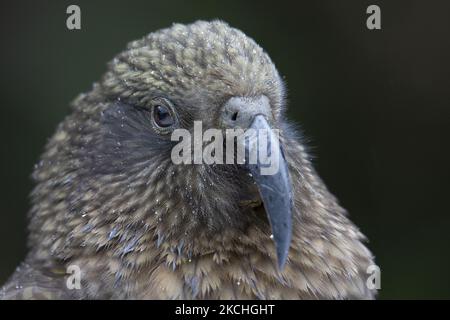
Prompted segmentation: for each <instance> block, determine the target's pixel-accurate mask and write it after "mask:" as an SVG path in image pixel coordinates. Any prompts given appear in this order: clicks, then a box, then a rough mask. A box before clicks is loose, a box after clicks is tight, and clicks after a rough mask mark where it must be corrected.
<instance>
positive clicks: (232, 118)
mask: <svg viewBox="0 0 450 320" xmlns="http://www.w3.org/2000/svg"><path fill="white" fill-rule="evenodd" d="M237 116H238V112H235V113H233V115H232V116H231V120H233V121H236V119H237Z"/></svg>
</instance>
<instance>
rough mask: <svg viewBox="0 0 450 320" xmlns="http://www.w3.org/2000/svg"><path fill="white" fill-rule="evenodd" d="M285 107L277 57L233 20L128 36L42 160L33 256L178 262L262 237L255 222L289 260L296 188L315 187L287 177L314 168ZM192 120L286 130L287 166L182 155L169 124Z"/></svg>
mask: <svg viewBox="0 0 450 320" xmlns="http://www.w3.org/2000/svg"><path fill="white" fill-rule="evenodd" d="M283 110H284V86H283V82H282V80H281V78H280V76H279V74H278V72H277V70H276V68H275V66H274V64H273V63H272V61H271V59H270V58H269V56H268V55H267V53H265V52H264V51H263V49H262V48H261V47H260V46H258V45H257V44H256V43H255V42H254V41H253V40H252V39H250V38H249V37H247V36H246V35H244V34H243V33H242V32H241V31H239V30H237V29H234V28H231V27H229V26H228V25H227V24H226V23H223V22H220V21H215V22H202V21H200V22H196V23H193V24H190V25H181V24H175V25H173V26H172V27H170V28H168V29H163V30H160V31H158V32H155V33H151V34H149V35H148V36H146V37H144V38H142V39H140V40H137V41H134V42H131V43H130V44H129V45H128V47H127V49H126V50H125V51H123V52H122V53H120V54H119V55H117V56H116V57H115V58H114V59H113V60H112V61H111V62H110V63H109V65H108V70H107V72H106V73H105V75H104V76H103V78H102V79H101V80H100V81H99V82H98V83H96V84H94V86H93V88H92V90H91V91H90V92H88V93H86V94H82V95H80V96H79V97H78V98H77V99H76V100H75V101H74V103H73V105H72V112H71V114H70V115H69V116H68V117H67V118H66V119H65V121H63V122H62V123H61V124H60V125H59V127H58V130H57V132H56V134H55V135H54V137H53V138H52V139H51V140H50V142H49V143H48V145H47V147H46V151H45V153H44V155H43V156H42V159H41V161H40V162H39V164H38V165H37V167H36V170H35V172H34V175H33V177H34V179H35V180H36V182H37V187H36V189H35V190H34V192H33V209H32V215H31V217H32V223H31V226H30V229H31V236H30V244H31V246H32V247H35V252H36V255H37V256H40V257H42V258H43V259H44V258H45V257H46V256H47V255H48V252H51V254H52V255H54V256H56V257H58V258H60V259H69V258H71V257H76V256H80V255H86V254H89V253H92V254H94V253H95V252H98V251H99V250H105V251H108V252H110V254H111V256H114V257H117V258H118V259H119V258H120V259H123V258H126V257H127V256H128V255H131V256H133V254H137V253H138V252H146V251H147V249H148V248H150V247H161V248H166V249H167V250H166V251H165V256H164V257H155V254H153V256H152V255H149V256H146V257H145V258H141V260H142V259H144V260H151V259H155V258H161V259H163V258H165V259H168V261H169V260H170V261H169V262H172V263H174V266H175V265H176V263H177V262H176V261H177V258H176V257H175V256H178V255H181V256H183V255H184V254H186V255H187V256H191V255H196V254H197V255H198V254H202V253H203V252H202V250H204V251H208V250H209V249H211V250H212V248H222V249H223V250H227V249H226V248H227V246H231V244H232V243H236V245H237V246H240V245H242V246H253V247H258V246H260V244H259V243H258V242H257V241H256V240H255V239H254V238H252V237H250V236H249V233H252V234H257V235H258V236H257V237H256V238H260V239H262V238H264V239H269V238H273V240H274V241H273V242H274V245H273V246H271V247H270V248H269V249H267V247H266V249H267V250H269V251H270V252H268V253H267V254H268V255H270V256H272V257H273V258H274V259H275V260H276V258H277V257H278V262H279V266H280V267H282V266H283V264H284V262H285V260H286V257H287V255H288V249H289V244H290V240H291V226H292V220H299V213H300V211H301V203H300V202H299V200H297V204H296V199H295V193H296V192H307V187H300V186H299V187H298V188H294V189H295V190H294V191H292V187H291V186H292V184H293V180H296V181H297V180H298V179H299V178H300V172H301V169H302V166H303V168H305V169H306V175H308V173H311V169H310V167H309V162H308V160H307V159H306V155H304V149H303V146H302V145H301V144H300V143H299V142H298V141H297V140H296V139H295V137H294V134H293V133H292V130H290V129H289V126H288V125H287V124H286V121H285V120H284V117H283ZM196 121H201V125H202V130H203V131H205V130H207V129H213V128H216V129H219V130H222V131H223V130H226V129H233V128H241V129H245V130H246V129H249V128H253V129H267V130H268V131H269V132H271V133H272V132H274V130H279V132H280V133H279V134H280V140H279V141H280V142H279V141H278V140H277V139H274V137H273V136H272V135H270V137H269V138H268V141H269V144H272V146H275V149H274V150H275V151H276V152H279V155H280V161H279V170H278V171H277V173H276V174H273V175H266V176H264V175H261V174H260V170H259V169H260V165H261V164H260V163H256V164H254V165H253V166H252V165H248V164H247V165H246V164H243V165H242V164H226V163H225V164H205V163H200V164H196V163H190V164H186V163H182V164H175V163H174V162H173V159H172V151H173V149H174V147H175V146H176V145H177V143H178V141H174V140H173V139H172V138H171V137H172V134H173V132H175V131H176V130H180V129H181V130H185V131H184V132H189V133H192V136H194V135H195V132H194V128H195V123H196ZM193 139H195V138H193ZM221 144H222V142H221ZM251 149H252V147H248V145H247V147H246V151H247V153H246V154H247V155H248V154H249V153H250V152H251V151H252V150H251ZM294 154H297V155H299V156H294ZM293 168H296V169H293ZM308 170H309V171H308ZM294 182H295V181H294ZM302 188H303V189H302ZM292 196H293V197H294V199H292ZM304 199H305V201H308V196H306V197H304ZM292 211H294V213H292ZM271 234H272V235H273V236H272V237H271ZM270 241H272V240H270ZM236 250H237V251H239V250H240V249H236ZM167 252H172V253H174V255H173V256H171V254H170V253H167ZM139 259H140V258H136V257H134V258H133V260H131V259H130V261H133V263H138V261H140V260H139Z"/></svg>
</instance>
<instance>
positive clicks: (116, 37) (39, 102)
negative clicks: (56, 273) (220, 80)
mask: <svg viewBox="0 0 450 320" xmlns="http://www.w3.org/2000/svg"><path fill="white" fill-rule="evenodd" d="M393 2H394V1H370V2H369V1H361V0H359V1H345V3H344V1H314V2H313V1H310V2H309V4H306V3H303V4H299V3H294V2H292V3H289V2H283V1H257V2H248V1H230V0H228V1H220V2H218V1H181V0H180V1H167V0H165V1H149V0H147V1H120V2H119V1H71V2H66V1H27V2H25V1H15V2H14V3H13V4H10V5H7V4H5V3H2V5H1V18H0V34H1V51H0V64H1V76H0V88H1V96H2V99H1V101H2V102H1V109H0V110H1V117H0V119H1V126H0V130H1V135H0V137H1V140H0V141H1V142H2V149H1V150H2V157H1V159H0V164H1V165H0V174H1V192H0V199H1V201H0V253H1V255H0V283H1V282H3V281H4V280H6V278H7V277H8V275H9V274H11V272H12V271H13V270H14V268H15V266H16V265H17V263H18V262H19V261H20V260H21V259H22V258H23V257H24V255H25V252H26V251H25V239H26V213H27V211H28V209H29V202H28V193H29V192H30V190H31V188H32V184H31V182H30V179H29V176H30V174H31V171H32V168H33V165H34V163H35V162H37V159H38V157H39V154H40V152H41V151H42V148H43V146H44V144H45V142H46V140H47V138H48V137H50V135H51V134H52V132H53V130H54V128H55V126H56V125H57V123H58V122H59V121H61V120H62V119H63V117H64V115H65V114H67V112H68V104H69V102H70V101H71V100H72V99H73V98H74V97H75V96H76V95H77V94H78V93H81V92H83V91H87V90H89V89H90V87H91V84H92V83H93V82H94V81H96V80H97V79H99V78H100V76H101V75H102V73H103V72H104V71H105V66H106V62H107V61H109V60H110V59H112V57H113V56H114V55H115V54H116V53H118V52H120V51H121V50H122V49H123V48H124V47H125V44H126V43H127V42H129V41H131V40H134V39H136V38H140V37H142V36H144V35H145V34H147V33H149V32H151V31H154V30H157V29H159V28H162V27H167V26H170V25H171V24H172V23H173V22H182V23H188V22H192V21H195V20H197V19H207V20H210V19H215V18H219V19H223V20H225V21H227V22H229V23H230V24H231V25H232V26H234V27H237V28H239V29H241V30H243V31H244V32H245V33H246V34H248V35H249V36H251V37H252V38H254V39H255V40H256V41H257V42H258V43H259V44H260V45H261V46H262V47H263V48H265V49H266V50H267V52H268V53H269V54H270V56H271V57H272V59H273V61H274V62H275V63H276V65H277V66H278V69H279V71H280V73H281V74H282V75H283V76H284V77H285V79H286V82H287V86H288V93H289V108H290V111H289V116H290V118H291V119H293V120H295V121H296V122H297V123H298V124H300V125H301V127H302V128H303V130H304V133H305V135H306V137H308V138H309V141H310V143H309V144H310V146H311V147H312V150H313V152H314V154H315V156H316V160H315V163H316V167H317V169H318V171H319V173H320V174H321V176H322V177H323V178H324V180H325V181H326V183H327V185H328V186H329V188H330V189H331V190H332V192H333V193H335V194H336V195H337V196H338V198H339V199H340V201H341V203H342V204H343V206H344V207H346V208H347V209H348V210H349V212H350V214H351V218H352V220H353V221H355V222H356V224H357V225H358V226H359V227H360V228H361V229H362V231H363V232H364V233H365V234H366V235H367V236H368V237H369V239H370V243H369V247H370V248H371V250H372V251H373V252H374V253H375V255H376V257H377V263H378V264H379V265H380V267H381V271H382V278H381V284H382V289H381V291H380V297H381V298H450V253H449V249H448V246H449V244H450V232H449V227H450V215H449V209H448V197H449V189H450V188H449V186H448V184H449V170H448V165H449V160H450V159H449V158H450V157H449V150H448V147H449V140H448V138H449V127H450V126H449V124H450V94H449V92H450V81H449V80H450V72H449V69H450V68H449V57H450V40H449V39H450V20H449V13H450V3H448V1H447V3H445V2H444V1H442V2H436V1H395V3H393ZM69 4H78V5H79V6H80V7H81V12H82V30H80V31H69V30H67V28H66V18H67V15H66V8H67V6H68V5H69ZM369 4H378V5H379V6H380V7H381V10H382V30H381V31H369V30H367V28H366V25H365V23H366V18H367V15H366V13H365V12H366V8H367V6H368V5H369Z"/></svg>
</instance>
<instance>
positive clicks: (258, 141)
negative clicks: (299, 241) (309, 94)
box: [245, 114, 292, 270]
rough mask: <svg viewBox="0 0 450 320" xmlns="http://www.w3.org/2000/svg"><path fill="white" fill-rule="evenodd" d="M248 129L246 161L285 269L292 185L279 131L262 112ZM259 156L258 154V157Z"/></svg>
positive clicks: (290, 224)
mask: <svg viewBox="0 0 450 320" xmlns="http://www.w3.org/2000/svg"><path fill="white" fill-rule="evenodd" d="M248 129H252V130H247V132H248V131H250V132H251V133H250V134H249V135H247V138H248V140H246V143H245V151H246V155H245V161H246V164H247V167H248V169H249V171H250V173H251V175H252V176H253V179H254V181H255V183H256V184H257V186H258V189H259V193H260V196H261V199H262V201H263V203H264V208H265V210H266V213H267V216H268V219H269V222H270V225H271V228H272V234H273V240H274V241H275V247H276V251H277V258H278V267H279V268H280V270H283V268H284V265H285V263H286V259H287V256H288V251H289V247H290V243H291V237H292V187H291V180H290V177H289V171H288V166H287V162H286V159H285V157H284V154H283V150H282V147H281V145H280V142H279V137H278V132H276V131H275V130H273V129H272V128H271V127H270V125H269V123H268V122H267V120H266V118H265V117H264V116H263V115H261V114H258V115H256V116H255V117H254V118H253V121H252V122H251V124H250V126H249V128H248ZM255 155H257V156H255Z"/></svg>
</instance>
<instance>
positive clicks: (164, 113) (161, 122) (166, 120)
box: [153, 105, 175, 128]
mask: <svg viewBox="0 0 450 320" xmlns="http://www.w3.org/2000/svg"><path fill="white" fill-rule="evenodd" d="M153 118H154V119H155V123H156V124H157V125H158V126H159V127H161V128H167V127H171V126H173V125H174V123H175V119H174V118H173V116H172V114H171V113H170V110H169V108H167V107H165V106H163V105H156V106H154V107H153Z"/></svg>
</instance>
